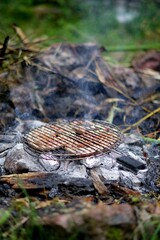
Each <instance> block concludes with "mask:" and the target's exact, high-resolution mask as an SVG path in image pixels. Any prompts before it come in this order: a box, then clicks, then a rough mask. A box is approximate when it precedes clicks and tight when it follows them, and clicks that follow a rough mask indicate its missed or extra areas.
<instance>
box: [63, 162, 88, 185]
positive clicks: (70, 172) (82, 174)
mask: <svg viewBox="0 0 160 240" xmlns="http://www.w3.org/2000/svg"><path fill="white" fill-rule="evenodd" d="M61 171H63V169H61ZM64 175H66V176H67V178H68V179H69V178H77V179H78V178H81V179H87V178H88V177H89V176H88V173H87V171H86V167H85V166H84V165H81V164H78V162H76V161H72V162H70V163H69V164H68V168H67V171H64ZM67 178H66V179H67ZM66 181H67V180H66Z"/></svg>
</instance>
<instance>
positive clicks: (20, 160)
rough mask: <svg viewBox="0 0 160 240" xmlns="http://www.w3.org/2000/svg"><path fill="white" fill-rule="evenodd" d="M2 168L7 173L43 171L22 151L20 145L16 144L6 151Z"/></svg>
mask: <svg viewBox="0 0 160 240" xmlns="http://www.w3.org/2000/svg"><path fill="white" fill-rule="evenodd" d="M4 168H5V170H6V171H7V172H9V173H20V172H28V171H31V172H36V171H43V169H42V167H41V166H40V165H39V164H37V160H36V159H35V158H33V157H32V156H30V155H29V154H28V153H27V152H26V151H24V149H23V144H22V143H18V144H16V145H15V146H14V147H13V148H12V149H11V150H10V151H8V153H7V156H6V158H5V162H4Z"/></svg>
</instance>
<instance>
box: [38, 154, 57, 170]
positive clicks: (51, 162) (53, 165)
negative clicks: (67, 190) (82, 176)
mask: <svg viewBox="0 0 160 240" xmlns="http://www.w3.org/2000/svg"><path fill="white" fill-rule="evenodd" d="M39 163H40V164H41V166H42V167H43V168H44V169H45V170H46V171H47V172H52V171H54V170H57V169H58V168H59V166H60V162H59V161H58V160H57V159H56V157H54V156H53V155H52V153H51V152H48V153H42V154H40V156H39Z"/></svg>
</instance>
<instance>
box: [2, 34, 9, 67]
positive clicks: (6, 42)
mask: <svg viewBox="0 0 160 240" xmlns="http://www.w3.org/2000/svg"><path fill="white" fill-rule="evenodd" d="M8 41H9V36H7V37H5V39H4V43H3V46H2V48H1V50H0V67H2V65H3V60H4V56H5V53H6V50H7V46H8Z"/></svg>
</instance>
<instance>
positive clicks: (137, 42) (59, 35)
mask: <svg viewBox="0 0 160 240" xmlns="http://www.w3.org/2000/svg"><path fill="white" fill-rule="evenodd" d="M106 2H107V4H106ZM138 8H139V13H140V14H139V15H138V16H137V17H135V19H134V20H133V21H131V22H126V23H124V24H121V23H119V22H118V21H117V19H116V9H115V2H114V1H104V0H101V1H98V0H97V1H95V0H94V1H93V0H86V1H78V0H74V1H72V0H68V1H65V0H48V1H41V0H26V1H23V0H14V1H10V0H1V2H0V9H1V14H0V22H1V27H0V40H1V41H2V39H3V38H4V36H5V35H8V34H9V35H10V36H12V35H13V31H12V29H11V26H12V24H13V23H16V24H17V25H19V26H20V27H21V28H22V29H23V30H24V31H25V32H26V33H27V34H28V35H29V36H30V38H35V37H39V36H42V35H47V36H49V37H50V38H51V42H53V41H54V42H62V41H68V42H75V43H81V42H88V41H93V42H97V43H99V44H102V45H104V46H106V47H112V49H114V48H117V47H118V48H121V47H124V46H126V45H129V46H134V48H136V47H140V46H141V45H143V44H150V45H151V44H152V46H154V44H155V43H159V35H160V30H159V22H160V14H159V8H158V4H156V1H151V0H141V1H140V4H139V6H138ZM129 10H130V9H129ZM48 44H50V42H48Z"/></svg>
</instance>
